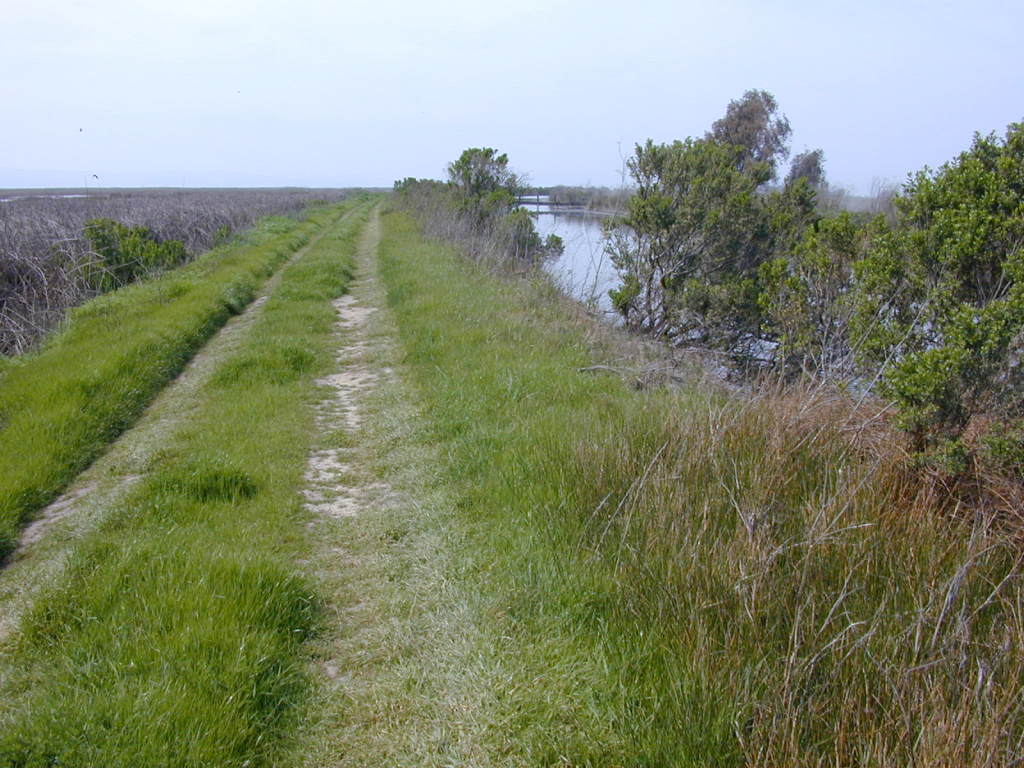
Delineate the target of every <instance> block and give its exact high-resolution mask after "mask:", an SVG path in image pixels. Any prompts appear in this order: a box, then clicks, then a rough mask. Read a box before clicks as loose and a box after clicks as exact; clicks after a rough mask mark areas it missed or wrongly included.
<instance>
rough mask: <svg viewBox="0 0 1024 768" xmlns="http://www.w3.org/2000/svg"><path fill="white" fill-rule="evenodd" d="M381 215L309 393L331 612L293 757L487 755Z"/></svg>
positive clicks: (437, 761) (388, 761)
mask: <svg viewBox="0 0 1024 768" xmlns="http://www.w3.org/2000/svg"><path fill="white" fill-rule="evenodd" d="M380 226H381V223H380V218H379V216H378V215H375V216H374V217H373V218H372V219H371V221H370V224H369V225H368V227H367V230H366V232H365V235H364V238H363V241H362V244H361V248H360V252H359V262H358V271H357V274H356V279H355V280H354V282H353V284H352V288H351V293H350V294H348V295H346V296H344V297H342V298H341V299H339V300H338V301H337V302H336V305H335V306H336V310H337V313H338V315H337V318H338V319H337V326H336V328H337V338H338V352H337V368H336V370H335V371H334V372H332V373H331V374H330V375H329V376H326V377H325V378H324V379H322V380H321V382H320V383H321V384H322V385H323V393H324V396H323V399H322V400H321V401H320V402H319V403H318V404H317V405H316V408H317V422H318V426H319V430H320V440H319V445H318V447H317V449H316V450H315V451H314V452H313V453H312V454H311V455H310V457H309V464H308V469H307V488H306V491H305V497H306V505H307V508H308V509H309V511H310V512H311V513H312V518H311V522H310V524H309V525H310V536H311V538H312V541H313V542H314V547H313V549H314V555H313V558H312V560H311V561H310V562H309V563H308V564H307V567H308V568H309V569H310V570H311V572H313V573H314V574H315V576H316V578H317V579H318V581H319V583H320V585H321V589H322V592H323V594H324V596H325V597H326V599H327V605H328V611H329V616H330V621H329V629H328V631H327V632H326V633H325V634H324V636H323V637H322V638H321V639H320V641H319V643H318V644H317V646H316V648H315V649H314V650H315V653H314V661H313V665H314V666H313V668H312V669H311V672H312V674H313V675H314V676H315V677H316V678H317V679H318V680H319V688H318V692H317V694H316V696H315V697H314V700H313V701H312V702H311V703H310V715H309V718H308V723H309V724H308V727H307V728H306V730H305V732H304V733H303V734H302V738H301V740H300V743H299V746H298V754H297V759H296V762H298V763H300V764H305V765H309V766H324V765H339V766H371V765H372V766H378V765H393V766H403V765H410V766H412V765H416V766H434V765H437V766H441V765H480V766H483V765H488V764H489V761H488V759H487V757H486V756H485V755H484V753H483V749H482V747H481V746H480V743H479V738H478V737H479V736H480V735H481V728H482V726H481V725H480V724H479V717H478V712H479V706H478V705H479V702H478V698H479V690H480V688H479V687H478V686H476V685H474V684H471V683H470V682H469V680H470V679H471V677H472V674H471V672H472V670H473V667H474V664H475V662H474V660H473V659H474V655H473V649H474V647H475V644H476V642H477V639H478V636H477V631H476V629H475V626H474V623H473V621H472V620H471V616H470V607H469V603H468V601H467V599H466V596H465V595H464V594H462V592H461V591H460V589H459V588H458V587H457V586H456V585H455V584H454V583H453V581H452V580H451V567H452V562H451V559H450V558H451V557H452V548H453V545H454V541H453V533H452V531H451V530H450V528H449V522H448V521H449V519H450V515H451V499H450V498H449V497H448V496H447V495H446V493H445V491H444V487H443V485H442V484H441V483H439V482H437V474H438V472H439V470H438V467H439V466H440V460H439V457H438V456H437V455H436V452H435V450H434V449H433V447H432V446H431V445H429V443H428V441H427V439H426V427H425V423H424V419H423V416H422V414H421V413H420V412H419V409H418V405H417V401H418V398H417V393H416V392H415V390H414V389H413V388H412V387H411V386H410V384H409V383H408V378H407V374H406V372H405V370H404V366H403V363H402V351H401V348H400V345H399V343H398V340H397V330H396V326H395V322H394V319H393V318H392V316H391V313H390V311H389V310H388V308H387V306H386V302H385V298H384V291H383V288H382V286H381V283H380V281H379V279H378V277H377V265H376V258H377V253H376V251H377V244H378V242H379V240H380Z"/></svg>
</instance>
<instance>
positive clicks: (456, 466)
mask: <svg viewBox="0 0 1024 768" xmlns="http://www.w3.org/2000/svg"><path fill="white" fill-rule="evenodd" d="M382 270H383V272H382V274H383V277H384V280H385V283H386V284H387V286H388V294H389V301H390V302H391V304H392V305H393V307H394V310H395V312H396V316H397V318H398V322H399V327H400V333H401V335H402V339H403V342H404V344H405V346H406V349H407V354H408V361H409V363H410V364H411V366H412V369H413V371H414V375H415V376H416V378H417V382H418V384H419V386H420V388H421V390H422V392H423V395H424V399H425V401H426V402H427V404H428V407H429V417H430V419H431V420H432V422H433V424H434V430H435V435H434V438H435V439H436V440H437V441H438V443H439V444H441V445H442V446H443V449H442V452H443V453H444V454H445V455H447V456H448V473H449V479H450V482H452V483H454V484H455V485H456V487H458V488H459V489H460V520H459V523H460V526H461V528H462V530H463V531H464V533H465V535H466V537H467V538H468V540H469V542H470V545H471V547H470V549H471V550H472V551H475V553H476V554H475V556H474V560H473V562H472V563H470V564H467V565H466V567H465V569H464V570H463V571H461V572H460V577H461V578H463V579H466V580H468V584H469V585H470V587H471V588H472V590H474V591H476V592H478V593H479V594H481V595H482V596H483V599H484V608H483V609H482V610H483V614H482V615H481V617H480V621H481V622H482V623H483V624H485V625H486V626H488V627H490V628H491V630H492V633H493V637H494V649H495V650H494V654H495V659H494V660H493V662H494V664H495V665H498V666H500V667H501V669H502V674H501V675H498V676H496V678H497V679H498V680H499V681H502V680H503V681H505V682H504V683H500V682H499V684H500V685H501V686H502V687H501V690H499V691H496V692H495V695H494V696H493V697H492V702H493V707H494V709H495V711H494V712H493V713H492V720H493V723H494V734H493V743H494V748H495V749H496V750H501V751H502V753H509V754H511V755H514V756H515V762H517V763H521V764H527V765H556V764H557V765H580V766H584V765H587V766H599V765H601V766H604V765H644V766H661V765H665V766H668V765H745V764H746V765H880V766H889V765H892V766H896V765H899V766H905V765H948V766H954V765H956V766H992V765H1014V764H1017V763H1018V762H1019V761H1020V760H1021V759H1022V758H1024V749H1022V738H1024V729H1022V726H1024V718H1022V711H1021V709H1022V706H1024V698H1022V693H1024V691H1022V681H1024V674H1022V673H1024V657H1022V650H1024V648H1022V641H1024V612H1022V608H1024V592H1022V585H1021V582H1020V579H1019V568H1018V565H1019V560H1020V557H1019V546H1018V543H1017V542H1015V541H1013V540H1012V539H1010V538H1008V537H1007V536H1006V535H1004V534H1003V533H1001V532H1000V529H999V527H998V526H997V525H995V524H994V523H993V521H991V520H988V519H984V518H978V519H975V520H973V521H966V522H965V521H964V520H963V519H962V517H961V516H951V517H942V516H940V515H938V514H936V513H935V511H934V510H929V509H928V508H926V507H925V506H924V505H923V504H922V503H921V500H922V499H923V498H925V496H924V495H923V494H922V493H921V490H922V489H920V488H919V487H917V486H916V485H915V482H916V481H915V480H914V479H913V476H912V475H910V474H908V473H904V472H903V471H902V469H901V467H902V466H903V465H904V462H903V457H902V455H901V454H900V451H899V447H898V443H897V441H895V440H893V439H892V436H891V433H890V432H889V431H888V429H887V428H886V427H885V426H884V423H883V422H884V419H883V418H882V414H880V413H878V412H877V411H875V412H872V411H871V410H870V409H867V408H866V407H865V406H861V407H860V408H857V407H855V406H854V405H853V404H851V403H849V402H848V401H846V400H845V399H844V398H843V397H841V396H839V395H836V394H829V393H826V392H824V391H809V392H804V393H801V394H792V393H790V394H779V393H765V394H762V395H760V396H757V397H754V398H750V397H747V396H745V395H737V394H730V393H727V392H722V391H718V390H716V389H715V387H714V386H712V385H709V384H707V383H705V382H703V381H702V380H701V379H700V378H699V377H697V376H695V377H694V381H693V383H692V385H691V386H688V387H685V388H683V389H682V390H679V391H666V390H649V391H637V390H635V389H632V388H631V387H629V386H628V385H627V384H626V383H625V382H623V381H622V380H620V379H619V378H618V377H616V376H611V375H603V374H601V373H599V372H598V373H595V372H593V371H581V370H580V369H583V368H588V367H590V366H591V365H592V364H593V363H594V362H595V361H597V362H602V361H603V360H604V358H606V357H607V355H608V354H609V352H608V349H606V348H605V347H604V346H602V343H598V342H595V341H594V339H600V338H601V334H600V333H599V332H597V331H595V330H594V329H593V328H592V327H591V326H589V325H587V322H588V321H586V320H583V319H581V314H580V313H579V312H578V311H576V310H574V309H573V308H572V307H570V306H568V305H567V304H566V302H565V301H564V300H562V299H561V298H560V297H558V296H557V294H556V292H555V291H554V290H553V289H551V288H550V286H547V285H545V284H533V283H529V282H526V281H518V282H512V281H503V280H500V279H496V278H495V277H493V276H490V275H488V274H485V273H484V272H483V270H481V269H479V268H477V267H474V266H473V265H471V264H469V263H467V262H466V261H464V260H461V259H459V258H457V256H456V255H455V254H454V253H453V252H452V251H451V250H450V249H448V248H446V247H442V246H437V245H431V244H426V243H425V242H424V241H423V240H422V238H421V236H420V234H419V232H418V231H417V230H416V228H415V226H414V225H413V224H412V223H411V221H410V220H409V219H407V218H405V217H404V216H402V215H398V214H392V215H389V216H388V217H387V219H386V234H385V238H384V242H383V244H382Z"/></svg>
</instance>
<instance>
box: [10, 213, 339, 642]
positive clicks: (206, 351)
mask: <svg viewBox="0 0 1024 768" xmlns="http://www.w3.org/2000/svg"><path fill="white" fill-rule="evenodd" d="M329 228H330V227H325V228H324V229H323V230H322V231H321V232H320V233H319V234H318V235H316V236H315V237H314V238H312V239H311V241H310V242H309V243H307V244H306V245H305V246H304V247H302V248H300V249H299V250H298V251H296V252H295V253H294V254H292V256H291V257H290V258H289V260H288V261H287V262H286V263H285V264H282V265H281V267H279V268H278V270H277V271H276V272H275V273H274V274H273V275H272V276H271V277H270V278H269V279H268V280H267V281H266V282H265V283H264V284H263V286H262V287H261V288H260V290H259V292H258V293H257V295H256V298H255V299H254V300H253V301H252V302H251V303H250V304H249V306H248V307H247V308H246V309H245V311H244V312H242V313H241V314H240V315H237V316H236V317H233V318H231V319H230V320H229V321H228V322H227V323H226V324H225V325H224V327H223V328H222V329H221V330H220V331H219V332H218V333H217V334H216V335H215V336H214V337H213V338H211V339H210V340H209V341H208V342H207V343H206V345H204V346H203V348H202V349H201V350H200V351H199V352H198V353H197V354H196V355H195V357H193V358H192V360H191V361H190V362H189V364H188V365H187V366H186V367H185V369H184V370H183V371H182V372H181V373H180V374H179V375H178V376H177V378H175V380H174V381H172V382H171V383H170V384H169V385H168V386H167V387H166V388H165V389H164V390H163V391H162V392H161V393H160V394H159V395H158V396H157V397H156V399H154V401H153V402H152V403H151V404H150V405H149V407H148V408H147V409H146V410H145V412H144V413H143V414H142V416H141V417H140V418H139V420H138V421H137V422H136V424H135V425H134V426H133V427H132V428H131V429H129V430H128V431H126V432H125V433H124V434H122V435H121V436H120V437H119V438H118V439H117V440H115V441H114V443H113V444H111V446H110V447H109V448H108V449H107V451H106V453H104V454H103V455H102V456H101V457H100V458H99V459H97V460H96V461H95V462H94V463H93V464H92V465H91V466H90V467H89V468H88V469H87V470H85V471H84V472H83V473H82V474H81V475H79V476H78V478H76V480H75V481H74V482H73V483H72V484H71V486H70V487H69V488H68V489H67V490H66V491H65V492H64V493H63V494H62V495H61V496H60V497H59V498H58V499H56V500H55V501H54V502H53V503H51V504H50V505H49V506H47V507H46V508H45V509H43V510H42V511H41V512H40V514H39V517H38V518H37V519H36V520H34V521H33V522H32V523H30V524H29V525H28V526H27V527H26V528H25V530H24V531H23V532H22V536H21V541H20V543H19V546H18V549H17V550H16V551H15V552H14V553H13V554H12V555H11V557H10V559H9V563H8V565H7V566H6V567H5V568H4V569H2V570H0V644H2V643H3V642H4V641H5V640H6V639H7V638H8V637H9V636H10V635H11V633H12V631H13V630H14V629H15V627H16V626H17V624H18V622H19V620H20V617H21V615H22V614H23V613H24V611H25V609H26V608H27V607H28V606H29V605H31V603H32V599H33V596H34V595H35V594H37V593H38V592H39V590H41V589H43V588H45V586H46V585H47V584H50V583H53V582H54V581H55V580H57V579H59V578H60V575H61V573H62V571H63V568H64V566H65V564H66V563H67V560H68V556H69V555H70V553H71V551H72V550H73V548H74V545H75V543H76V542H77V541H78V540H79V539H81V538H82V537H83V536H84V535H86V534H87V533H88V532H89V531H91V530H93V529H94V528H95V527H96V526H98V525H99V524H100V523H101V522H102V521H103V519H104V518H105V516H106V513H107V512H108V511H109V510H110V509H112V508H113V507H114V506H115V505H116V504H117V502H118V501H119V500H120V499H122V498H123V497H124V496H125V494H126V493H127V492H128V491H129V490H130V489H131V487H132V486H133V485H134V484H135V483H136V482H137V481H138V480H139V478H140V477H142V475H143V474H145V472H146V471H147V469H148V468H149V467H150V465H151V463H152V461H153V460H154V458H155V457H157V456H158V454H159V451H160V450H161V448H162V446H163V445H164V444H165V443H166V440H167V436H168V435H169V434H170V433H172V432H174V431H175V430H177V429H180V428H181V426H182V425H184V424H186V423H187V421H188V419H189V414H190V412H191V410H192V408H193V407H195V403H196V402H197V397H198V396H199V392H200V391H201V389H202V387H203V386H204V385H205V384H206V382H207V381H208V379H209V378H210V376H211V375H212V373H213V371H214V370H215V369H216V367H217V365H218V364H219V363H220V362H221V361H222V360H224V359H225V357H227V356H228V355H230V354H231V353H232V351H233V350H234V349H235V348H236V347H237V346H238V343H239V341H240V340H241V339H242V338H244V336H245V334H246V333H247V332H248V331H249V329H250V328H251V327H252V325H253V323H254V322H255V321H256V319H257V318H258V317H259V316H260V314H261V313H262V310H263V305H264V304H265V303H266V301H267V298H268V297H269V296H270V295H271V294H272V293H273V292H274V289H275V288H276V287H277V285H278V283H279V282H280V280H281V275H282V273H283V272H284V269H285V267H287V265H288V264H290V263H291V262H293V261H295V260H296V259H298V258H300V257H301V256H302V255H303V254H304V253H306V251H308V250H309V249H310V248H311V247H312V246H313V245H314V244H315V243H316V242H317V241H318V240H319V239H320V238H321V237H323V235H324V234H326V232H327V231H329Z"/></svg>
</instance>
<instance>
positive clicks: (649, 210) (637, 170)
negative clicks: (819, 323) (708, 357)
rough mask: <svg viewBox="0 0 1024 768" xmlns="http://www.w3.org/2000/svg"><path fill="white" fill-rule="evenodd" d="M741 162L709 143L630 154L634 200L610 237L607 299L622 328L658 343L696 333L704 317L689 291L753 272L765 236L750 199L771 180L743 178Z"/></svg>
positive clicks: (757, 174) (759, 208)
mask: <svg viewBox="0 0 1024 768" xmlns="http://www.w3.org/2000/svg"><path fill="white" fill-rule="evenodd" d="M743 152H744V150H743V148H742V147H739V146H736V145H732V144H724V143H722V142H719V141H716V140H714V139H707V138H705V139H687V140H686V141H684V142H681V141H676V142H674V143H672V144H654V142H652V141H648V142H647V143H646V144H645V145H642V146H640V145H638V146H637V147H636V151H635V154H634V155H633V157H631V158H630V159H629V161H628V163H627V165H628V168H629V172H630V175H631V176H632V177H633V181H634V183H635V184H636V192H635V194H634V195H633V197H632V198H631V199H630V200H629V203H628V206H627V212H626V214H625V215H624V216H622V217H619V218H617V219H615V220H613V222H612V223H611V225H610V228H609V230H608V242H609V251H610V255H611V258H612V261H613V263H614V264H615V266H616V267H617V268H618V270H619V273H620V275H621V276H622V278H623V285H622V287H621V288H620V289H618V290H616V291H615V292H613V295H612V298H613V302H614V304H615V306H616V307H617V308H618V310H619V311H620V312H621V313H622V314H623V316H624V317H625V318H626V321H627V323H629V324H631V325H634V326H636V327H639V328H643V329H645V330H648V331H650V332H653V333H655V334H659V335H660V334H664V333H666V332H669V331H673V332H681V333H686V332H689V331H690V330H694V329H695V328H697V327H698V326H700V325H701V324H702V323H701V321H700V320H699V319H698V318H699V317H700V316H706V315H707V308H708V302H707V301H706V300H705V298H704V297H703V296H700V297H698V296H697V294H696V293H695V289H696V287H697V286H701V285H703V286H708V285H710V284H719V285H721V284H723V283H732V282H734V280H735V279H737V278H739V279H741V280H742V279H743V278H745V277H748V276H749V275H750V273H751V270H754V269H756V267H757V265H758V264H759V263H760V261H761V260H762V249H763V246H764V242H765V239H766V237H767V236H768V233H767V231H766V224H767V219H766V215H765V214H766V211H765V208H764V203H763V201H762V199H761V197H760V196H759V195H758V194H757V189H758V187H759V186H760V185H761V184H763V183H764V182H765V181H767V179H768V178H769V173H770V171H769V169H768V167H767V166H766V165H765V164H763V163H757V164H754V165H750V166H748V168H747V172H743V171H741V170H740V169H739V162H738V160H739V158H740V157H741V155H742V154H743ZM688 298H692V299H693V300H692V301H687V299H688Z"/></svg>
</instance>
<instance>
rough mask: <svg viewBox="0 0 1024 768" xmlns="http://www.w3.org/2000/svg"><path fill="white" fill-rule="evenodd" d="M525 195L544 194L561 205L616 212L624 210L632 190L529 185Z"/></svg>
mask: <svg viewBox="0 0 1024 768" xmlns="http://www.w3.org/2000/svg"><path fill="white" fill-rule="evenodd" d="M525 194H526V195H546V196H547V197H548V199H549V200H550V201H551V202H552V203H558V204H561V205H579V206H582V207H583V208H586V209H587V210H588V211H599V212H602V213H618V212H621V211H624V210H625V208H626V203H627V202H628V201H629V198H630V196H631V195H632V194H633V190H632V189H629V188H622V189H612V188H611V187H583V186H576V187H573V186H564V185H559V186H554V187H530V188H528V189H527V190H526V191H525Z"/></svg>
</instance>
